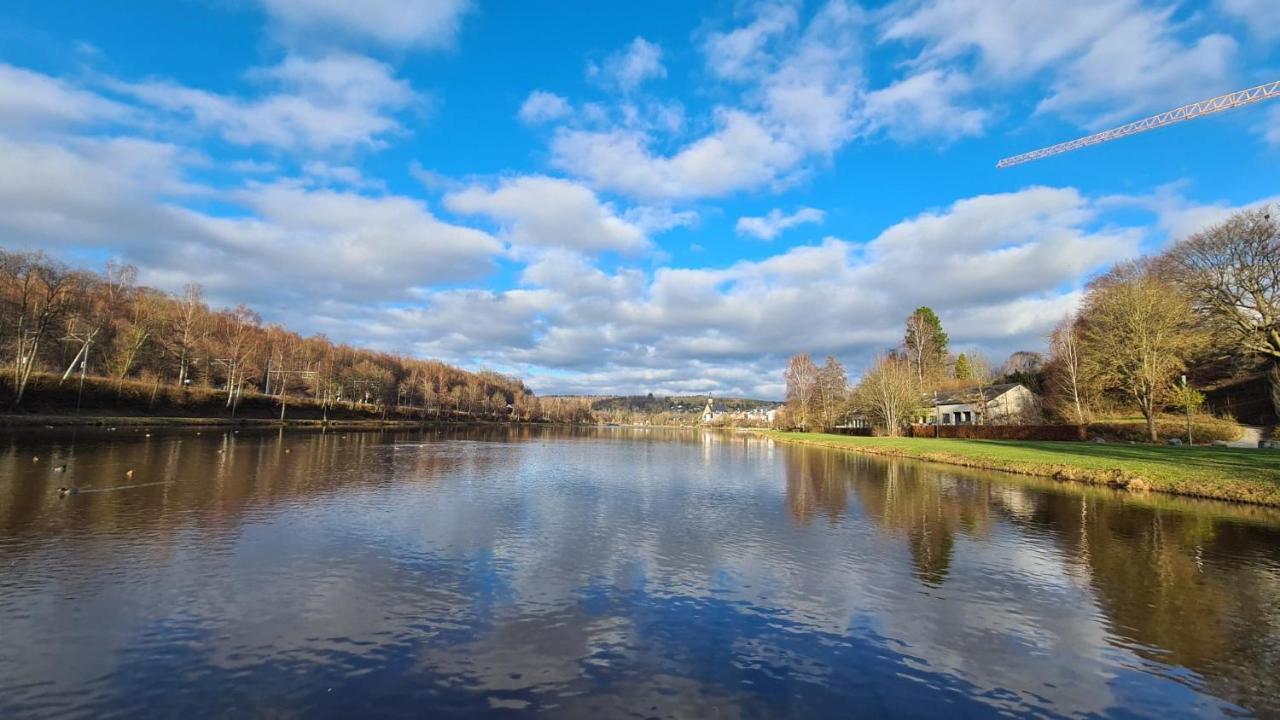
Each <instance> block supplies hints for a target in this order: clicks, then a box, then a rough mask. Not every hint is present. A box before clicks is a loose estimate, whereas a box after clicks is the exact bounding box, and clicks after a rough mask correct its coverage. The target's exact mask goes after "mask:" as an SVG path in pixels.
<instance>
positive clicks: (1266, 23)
mask: <svg viewBox="0 0 1280 720" xmlns="http://www.w3.org/2000/svg"><path fill="white" fill-rule="evenodd" d="M1217 5H1218V8H1219V9H1220V10H1221V11H1222V12H1223V13H1225V14H1227V15H1229V16H1231V17H1233V18H1235V19H1237V20H1239V21H1240V22H1242V23H1244V24H1245V25H1247V26H1248V28H1249V31H1250V32H1252V33H1253V34H1254V35H1256V36H1257V37H1259V38H1261V39H1263V40H1274V39H1275V38H1280V4H1277V3H1275V2H1272V0H1218V2H1217Z"/></svg>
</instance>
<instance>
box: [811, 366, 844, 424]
mask: <svg viewBox="0 0 1280 720" xmlns="http://www.w3.org/2000/svg"><path fill="white" fill-rule="evenodd" d="M848 393H849V378H848V376H846V375H845V372H844V366H843V365H841V364H840V361H838V360H836V359H835V358H834V357H832V356H830V355H828V356H827V362H826V364H825V365H823V366H822V367H821V368H819V369H818V392H817V394H818V397H817V400H818V402H817V405H818V409H819V422H820V424H821V425H822V428H823V429H826V428H830V427H834V426H835V425H836V424H837V421H838V418H839V415H840V409H841V407H842V406H843V405H844V404H845V398H846V396H847V395H848Z"/></svg>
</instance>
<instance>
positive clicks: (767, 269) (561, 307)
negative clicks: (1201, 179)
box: [373, 187, 1145, 397]
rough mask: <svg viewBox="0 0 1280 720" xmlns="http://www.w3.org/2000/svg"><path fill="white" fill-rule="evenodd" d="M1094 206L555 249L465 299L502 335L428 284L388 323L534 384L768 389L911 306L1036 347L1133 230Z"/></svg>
mask: <svg viewBox="0 0 1280 720" xmlns="http://www.w3.org/2000/svg"><path fill="white" fill-rule="evenodd" d="M1103 213H1104V208H1103V207H1102V205H1100V203H1099V202H1098V201H1095V200H1091V199H1089V198H1087V197H1085V196H1083V195H1081V194H1080V193H1079V192H1078V191H1076V190H1073V189H1070V188H1044V187H1033V188H1027V189H1025V190H1021V191H1018V192H1012V193H1003V194H997V195H985V196H978V197H974V198H968V199H965V200H961V201H959V202H956V203H953V204H952V205H950V206H948V207H946V208H943V209H940V210H935V211H930V212H926V213H922V214H920V215H917V216H915V217H911V218H908V219H906V220H903V221H902V222H900V223H897V224H895V225H893V226H892V227H890V228H888V229H886V230H885V231H884V232H882V233H880V234H879V235H878V236H876V237H874V238H872V239H870V240H869V241H866V242H853V241H849V240H841V239H837V238H826V239H824V240H823V241H822V242H820V243H818V244H816V245H806V246H800V247H796V248H792V249H790V250H787V251H785V252H782V253H778V254H776V255H773V256H770V257H767V258H764V259H761V260H756V261H743V262H737V263H734V264H731V265H729V266H727V267H689V268H681V267H662V268H658V269H656V270H654V271H653V272H652V273H651V274H648V273H644V272H641V271H639V270H637V269H634V268H620V269H618V270H616V271H614V272H606V271H604V270H601V269H600V268H598V267H596V266H595V265H594V264H593V263H592V262H591V260H590V259H589V257H588V256H586V255H584V254H582V253H576V252H571V251H568V250H562V249H561V250H553V251H549V252H547V253H545V254H543V255H541V256H539V258H538V259H537V260H535V261H534V262H532V263H530V265H529V266H528V267H527V268H526V269H525V271H524V272H522V274H521V276H520V283H521V287H520V288H518V289H517V290H515V291H512V292H514V293H516V294H515V295H509V294H508V293H503V292H497V293H486V294H484V296H483V297H481V298H478V299H477V297H476V296H474V295H467V296H466V297H467V298H468V299H469V301H473V302H480V303H482V304H483V305H482V306H483V308H484V312H485V317H486V318H490V319H491V323H492V325H493V326H496V327H497V328H502V330H501V332H503V333H504V336H505V337H510V338H512V342H511V344H508V345H506V346H495V344H494V342H493V336H492V335H485V336H484V337H483V338H481V337H478V336H477V337H472V336H471V330H470V329H469V328H470V325H469V323H468V322H467V320H466V318H467V317H468V316H469V315H468V311H467V309H466V308H465V306H464V305H463V304H462V303H461V302H460V301H459V300H458V295H457V293H456V291H449V292H446V293H441V294H433V293H428V294H427V295H425V296H424V298H423V303H422V305H421V307H417V308H414V309H413V310H411V311H403V310H398V311H397V315H396V318H397V323H399V322H400V321H401V320H404V319H405V318H406V317H412V318H420V319H419V320H417V322H420V323H430V324H431V325H430V327H431V328H432V329H433V331H434V330H437V329H439V328H441V327H448V328H451V330H450V331H449V332H448V333H447V336H444V337H438V336H435V335H433V334H426V333H424V334H422V335H421V336H419V335H418V334H417V333H416V332H415V331H409V334H410V336H412V337H420V338H421V339H420V340H418V345H417V347H419V348H420V349H421V350H422V351H423V352H426V353H428V354H433V355H440V356H443V357H446V358H450V359H458V360H465V361H469V362H476V363H482V364H489V365H492V366H496V367H504V368H510V369H512V371H518V372H520V373H521V374H523V375H525V376H529V377H532V379H533V380H532V381H533V384H534V386H535V387H537V388H538V389H539V390H540V391H546V392H575V391H585V390H588V389H591V388H594V391H595V392H610V391H618V392H638V391H645V390H653V391H654V392H707V391H714V392H719V393H728V392H732V393H745V394H752V395H764V396H770V397H776V396H778V395H779V394H780V390H781V388H780V382H779V377H780V376H779V375H778V373H780V371H781V367H782V365H783V364H785V359H786V357H787V356H788V355H790V354H792V353H795V352H800V351H810V352H815V353H819V354H828V353H831V354H835V355H836V356H838V357H840V358H841V359H842V360H844V361H846V362H847V363H848V364H849V365H850V369H851V371H853V372H854V373H857V372H859V371H860V370H861V369H862V368H863V367H864V366H865V364H866V362H868V361H869V359H870V358H871V357H873V356H874V355H875V354H876V353H877V352H881V351H883V350H885V349H887V348H890V347H892V346H894V345H895V344H897V343H898V342H899V341H900V340H901V334H902V327H901V325H902V319H903V318H905V317H906V315H907V314H908V313H909V312H910V311H911V310H912V309H914V308H915V307H917V306H919V305H921V304H930V305H933V306H934V307H935V308H938V309H939V311H940V312H941V314H942V319H943V322H944V323H945V324H946V326H947V328H948V331H949V332H951V334H952V337H953V338H954V339H955V342H956V343H957V344H976V345H978V346H980V347H981V348H982V349H983V350H985V351H987V352H990V353H992V354H1002V353H1008V352H1010V351H1012V350H1016V349H1027V348H1032V349H1034V348H1039V347H1042V345H1043V338H1044V336H1045V334H1047V332H1048V331H1049V329H1051V327H1052V326H1053V324H1054V323H1055V322H1057V321H1058V320H1059V319H1060V318H1061V317H1062V315H1063V314H1065V313H1066V312H1067V311H1068V310H1070V309H1071V308H1073V307H1074V306H1075V304H1076V303H1077V302H1078V300H1079V291H1080V288H1081V287H1082V285H1083V283H1084V282H1085V281H1086V280H1087V278H1088V277H1089V276H1090V274H1091V273H1093V272H1095V271H1096V270H1097V269H1098V268H1100V267H1105V266H1106V265H1107V264H1109V263H1111V262H1114V261H1116V260H1119V259H1123V258H1126V257H1130V256H1132V255H1133V254H1135V253H1136V252H1137V251H1138V248H1139V246H1140V245H1141V243H1142V241H1143V239H1144V237H1145V233H1144V231H1142V230H1140V229H1136V228H1124V227H1112V226H1110V225H1108V224H1106V223H1105V222H1102V219H1103ZM491 312H492V313H495V314H496V315H497V316H491V315H490V314H489V313H491ZM434 323H439V325H435V324H434ZM491 323H490V322H486V323H485V324H486V327H485V328H481V329H477V331H476V332H477V333H490V332H491V331H492V328H491V327H488V326H489V325H490V324H491ZM373 324H377V323H376V322H374V323H373ZM396 326H397V327H404V326H403V325H400V324H397V325H396ZM495 332H496V331H495Z"/></svg>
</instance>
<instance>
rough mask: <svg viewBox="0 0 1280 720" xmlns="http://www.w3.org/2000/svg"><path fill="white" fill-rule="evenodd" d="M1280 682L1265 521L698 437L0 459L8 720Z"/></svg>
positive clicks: (614, 435)
mask: <svg viewBox="0 0 1280 720" xmlns="http://www.w3.org/2000/svg"><path fill="white" fill-rule="evenodd" d="M35 458H38V460H37V459H35ZM64 464H65V465H66V470H65V471H59V470H58V468H59V466H61V465H64ZM128 470H133V474H132V477H127V476H126V473H127V471H128ZM60 486H68V487H72V488H78V489H79V490H80V492H78V493H77V494H73V495H70V496H67V497H59V494H58V492H57V489H58V488H59V487H60ZM1278 667H1280V512H1277V511H1276V510H1272V509H1265V508H1253V507H1247V506H1233V505H1228V504H1218V503H1209V502H1198V501H1192V500H1186V499H1180V498H1171V497H1162V496H1153V495H1146V496H1143V495H1128V494H1123V493H1117V492H1113V491H1109V490H1105V489H1101V488H1083V487H1078V486H1064V485H1059V484H1055V483H1052V482H1050V481H1039V480H1034V479H1027V478H1015V477H1012V476H1004V475H1000V474H997V473H980V472H972V471H968V470H964V469H959V468H951V467H947V466H938V465H927V464H920V463H915V462H906V461H890V460H886V459H879V458H871V457H864V456H859V455H853V454H844V453H840V452H837V451H830V450H824V449H819V448H805V447H798V446H787V445H781V444H775V443H773V442H772V441H769V440H766V439H762V438H758V437H754V436H750V435H745V434H734V433H727V432H702V431H676V430H657V429H653V430H647V429H628V428H601V429H583V430H570V429H548V428H533V429H531V428H515V429H490V430H476V431H452V432H440V431H425V432H395V433H392V432H343V431H337V432H334V431H329V432H323V433H322V432H319V431H302V430H298V431H286V432H279V431H274V430H272V431H251V430H244V431H241V432H239V433H235V432H232V431H230V430H220V429H219V430H208V429H206V430H202V431H199V432H197V431H196V430H166V431H154V430H153V431H151V432H150V434H149V435H148V434H147V433H146V432H145V431H141V430H137V429H132V428H123V427H122V428H120V429H119V430H117V431H109V430H107V429H105V428H103V429H82V430H78V431H43V432H36V431H30V432H20V431H11V432H9V433H8V434H6V435H4V436H0V716H2V717H6V718H14V717H16V718H26V717H65V716H80V717H87V716H93V717H111V716H116V717H143V716H145V717H177V716H185V717H191V718H194V717H292V716H306V717H335V718H336V717H343V718H348V717H364V716H370V715H377V716H387V717H401V716H403V717H444V716H475V715H493V716H503V715H519V714H530V715H535V714H536V715H543V716H551V717H581V718H597V717H621V716H628V717H724V718H732V717H747V718H752V717H755V718H772V717H782V716H788V717H814V718H831V717H856V716H884V717H935V716H939V715H945V716H947V717H985V716H993V715H997V714H1006V715H1008V714H1013V715H1036V716H1080V715H1089V716H1114V717H1135V716H1139V717H1160V718H1173V717H1217V716H1233V715H1251V714H1256V715H1263V716H1266V715H1270V716H1277V715H1280V671H1277V668H1278Z"/></svg>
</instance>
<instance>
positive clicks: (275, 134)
mask: <svg viewBox="0 0 1280 720" xmlns="http://www.w3.org/2000/svg"><path fill="white" fill-rule="evenodd" d="M249 77H250V78H251V79H255V80H258V81H260V82H262V83H264V84H266V85H268V86H271V87H275V88H277V89H278V91H277V92H273V93H269V94H265V95H263V96H261V97H257V98H252V99H246V98H240V97H235V96H230V95H219V94H217V93H212V92H209V91H207V90H199V89H195V88H189V87H185V86H182V85H176V84H173V83H169V82H164V81H150V82H143V83H115V84H114V86H115V87H116V88H117V89H119V90H120V91H121V92H124V93H127V94H129V95H132V96H133V97H135V98H137V99H138V100H139V101H141V102H143V103H146V104H148V105H151V106H153V107H155V108H158V109H160V110H164V111H169V112H173V113H178V114H180V115H183V116H186V117H189V118H191V120H193V121H194V122H195V124H196V125H197V126H199V127H202V128H207V129H209V130H212V131H214V132H217V133H218V134H220V135H221V136H222V137H223V138H225V139H226V140H227V141H229V142H233V143H236V144H242V145H267V146H271V147H277V148H281V149H286V150H321V151H323V150H333V149H344V148H350V147H354V146H360V145H364V146H373V147H377V146H379V145H380V144H381V143H382V142H383V139H384V138H385V137H387V136H389V135H393V134H395V133H397V132H400V131H401V130H402V128H401V125H400V123H399V121H397V120H396V119H395V117H394V113H395V112H397V111H400V110H404V109H406V108H408V107H410V106H411V105H413V104H414V103H415V102H418V100H419V97H418V96H417V94H416V93H414V91H413V89H412V88H411V87H410V86H409V84H408V83H407V82H405V81H403V80H399V79H397V78H395V77H394V75H393V71H392V69H391V67H390V66H388V65H385V64H383V63H380V62H378V61H376V60H373V59H370V58H367V57H364V56H360V55H348V54H334V55H328V56H325V57H322V58H305V57H301V56H296V55H291V56H289V57H287V58H285V60H284V61H283V62H281V63H280V64H279V65H275V66H272V67H268V68H260V69H257V70H255V71H252V72H251V73H250V74H249Z"/></svg>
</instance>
